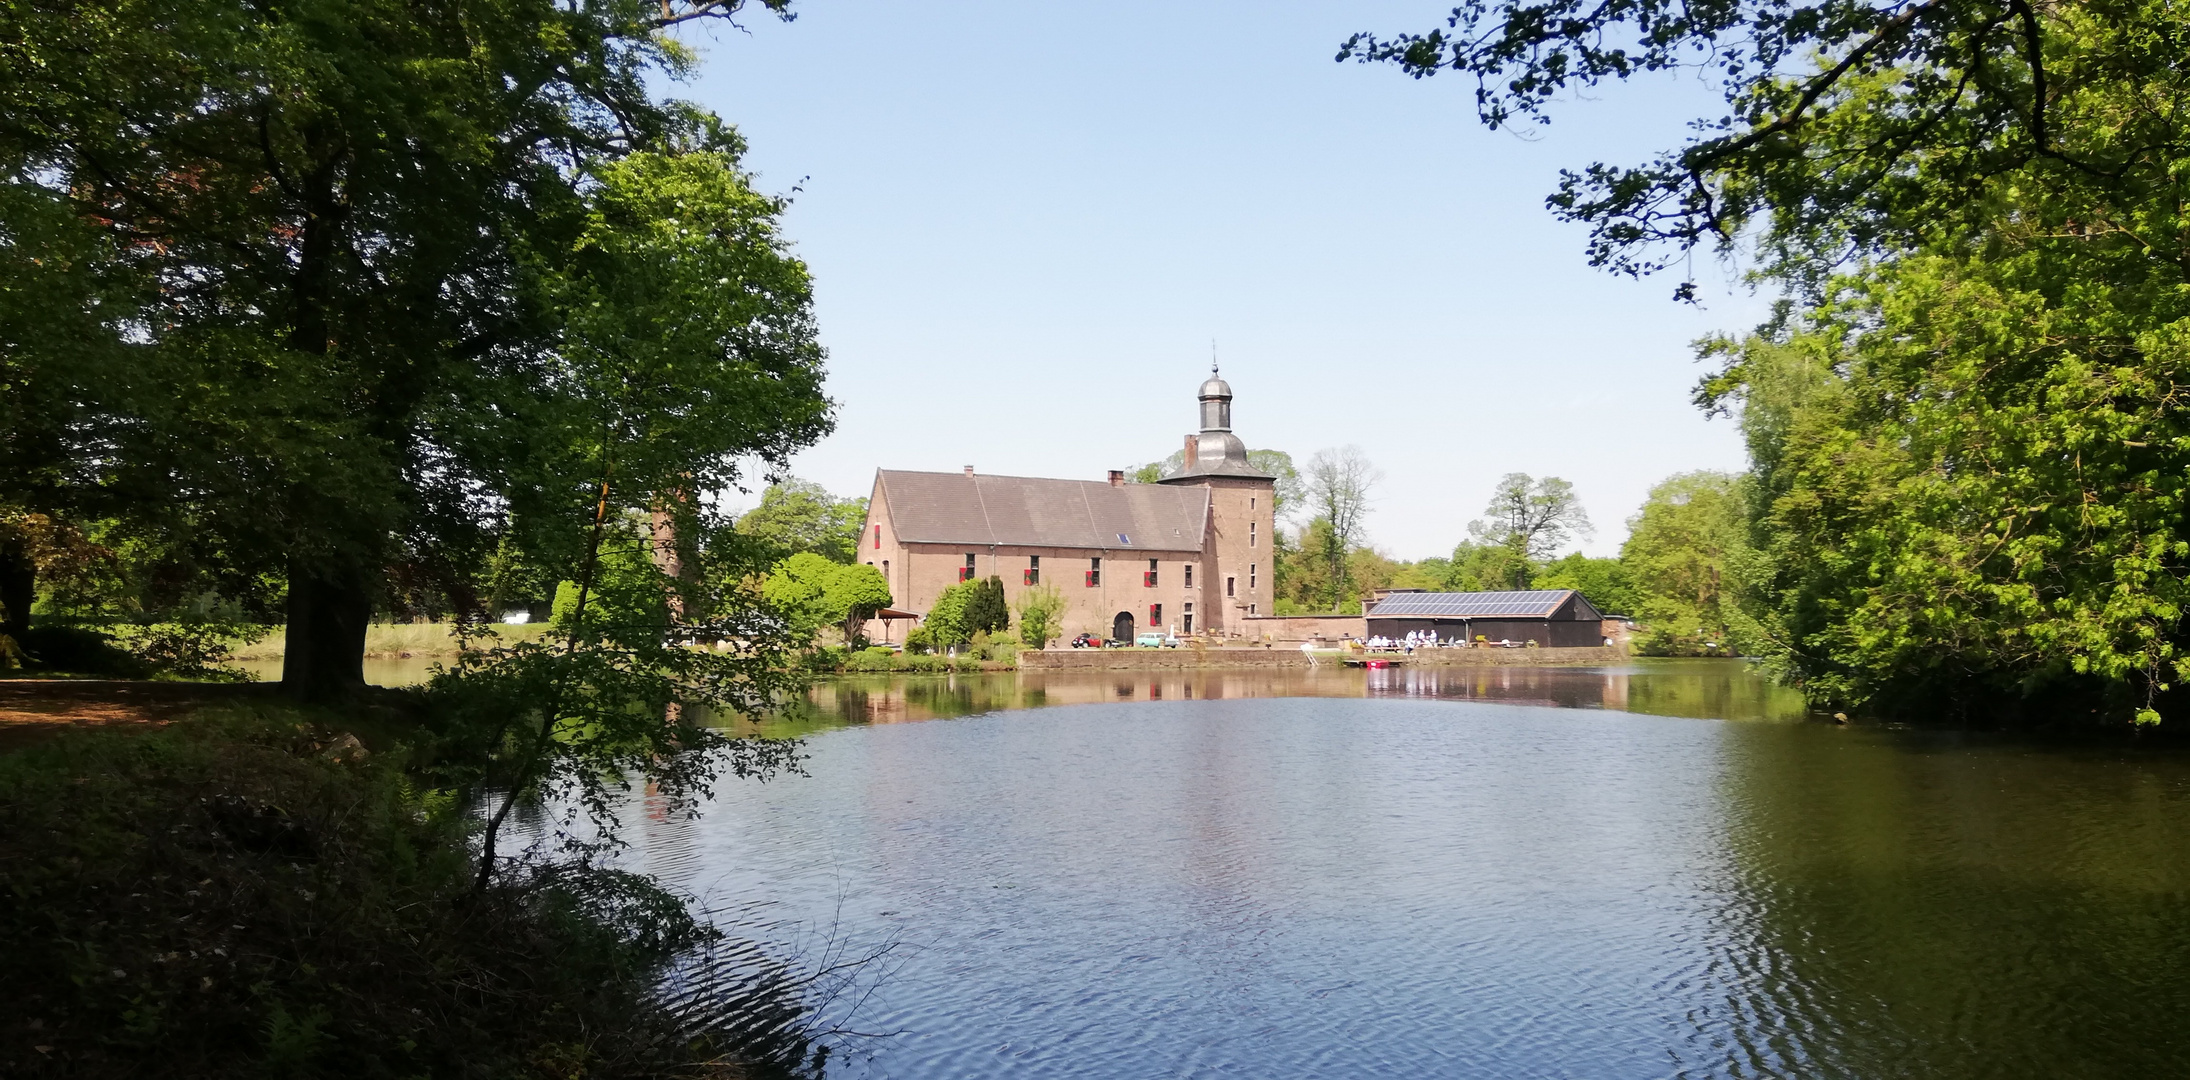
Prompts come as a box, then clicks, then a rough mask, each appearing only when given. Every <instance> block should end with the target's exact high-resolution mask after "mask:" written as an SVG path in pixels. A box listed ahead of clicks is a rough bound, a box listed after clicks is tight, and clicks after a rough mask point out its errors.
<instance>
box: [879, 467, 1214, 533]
mask: <svg viewBox="0 0 2190 1080" xmlns="http://www.w3.org/2000/svg"><path fill="white" fill-rule="evenodd" d="M877 476H878V479H879V482H880V484H881V487H882V498H883V500H884V503H885V504H886V505H887V507H888V512H889V515H890V528H891V530H892V531H894V532H895V533H896V534H897V538H898V539H899V540H900V541H904V542H907V543H914V544H969V545H979V546H987V545H990V544H996V545H1004V546H1012V547H1059V548H1082V549H1090V548H1092V549H1103V548H1117V549H1130V550H1134V551H1200V550H1201V549H1202V529H1203V527H1204V526H1205V525H1206V524H1207V522H1208V521H1209V489H1208V488H1203V487H1175V486H1171V485H1165V484H1126V485H1123V486H1119V487H1113V486H1112V485H1110V484H1108V483H1105V482H1103V481H1100V480H1045V479H1040V478H1037V477H1031V476H985V475H974V476H967V475H966V474H964V473H935V472H905V471H901V470H897V469H883V470H881V471H880V472H879V473H878V474H877Z"/></svg>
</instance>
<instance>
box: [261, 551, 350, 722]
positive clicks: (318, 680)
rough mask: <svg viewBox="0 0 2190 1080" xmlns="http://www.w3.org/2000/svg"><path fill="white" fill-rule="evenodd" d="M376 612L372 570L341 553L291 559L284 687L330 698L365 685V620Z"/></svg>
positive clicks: (315, 697) (286, 690) (300, 694)
mask: <svg viewBox="0 0 2190 1080" xmlns="http://www.w3.org/2000/svg"><path fill="white" fill-rule="evenodd" d="M372 614H373V593H372V575H371V574H370V573H368V572H367V571H366V570H365V569H363V568H362V567H359V566H357V565H356V564H355V563H352V562H349V561H347V560H343V559H339V558H331V559H322V560H310V559H303V558H291V559H290V560H289V627H288V641H287V643H286V644H285V645H284V647H283V649H282V656H281V688H282V692H283V693H286V694H288V695H289V696H291V697H296V698H302V699H305V700H307V701H327V700H331V699H335V698H341V697H345V696H348V695H350V694H352V693H355V692H356V691H357V690H359V689H360V688H362V687H363V686H364V685H365V625H366V623H368V622H369V621H371V619H372Z"/></svg>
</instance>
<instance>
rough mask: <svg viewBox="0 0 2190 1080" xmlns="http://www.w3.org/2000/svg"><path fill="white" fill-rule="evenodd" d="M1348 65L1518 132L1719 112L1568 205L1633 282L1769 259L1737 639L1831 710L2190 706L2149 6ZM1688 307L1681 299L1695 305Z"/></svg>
mask: <svg viewBox="0 0 2190 1080" xmlns="http://www.w3.org/2000/svg"><path fill="white" fill-rule="evenodd" d="M1451 26H1452V28H1453V29H1454V30H1455V33H1452V34H1449V35H1448V34H1444V33H1442V32H1437V33H1433V34H1429V35H1419V36H1414V37H1411V38H1402V39H1392V40H1389V41H1384V40H1376V39H1370V38H1366V37H1363V38H1357V39H1356V40H1355V41H1354V42H1352V43H1351V45H1350V48H1349V50H1348V51H1349V54H1350V55H1355V56H1359V57H1362V58H1367V59H1383V60H1391V61H1395V62H1398V63H1401V64H1402V65H1404V66H1406V67H1407V68H1408V69H1409V70H1411V71H1413V72H1414V73H1415V74H1417V75H1424V74H1428V73H1430V72H1432V71H1435V70H1439V69H1444V70H1458V71H1462V72H1466V73H1469V74H1472V75H1473V76H1475V77H1476V78H1477V79H1479V80H1480V82H1479V88H1480V93H1479V96H1478V102H1479V108H1480V109H1481V110H1482V113H1483V116H1484V119H1485V120H1486V121H1489V122H1491V123H1494V124H1499V123H1504V122H1507V121H1508V120H1510V119H1512V118H1515V117H1519V116H1522V115H1526V114H1531V113H1534V112H1535V111H1536V110H1537V108H1538V107H1539V106H1540V105H1542V104H1543V103H1545V102H1548V101H1549V100H1551V99H1552V98H1554V97H1556V96H1558V95H1560V94H1562V93H1564V92H1565V91H1566V90H1568V89H1573V88H1576V87H1578V86H1586V85H1590V84H1594V83H1596V82H1599V81H1601V80H1604V79H1609V78H1624V77H1625V76H1626V75H1628V74H1630V73H1632V72H1635V71H1642V70H1660V69H1665V68H1670V67H1673V66H1676V65H1679V64H1682V63H1690V62H1696V63H1701V64H1702V65H1704V66H1706V67H1708V68H1709V69H1710V70H1712V71H1714V72H1716V73H1717V75H1718V76H1719V79H1720V82H1721V86H1722V88H1723V90H1724V91H1725V94H1726V97H1727V101H1728V103H1729V109H1728V113H1727V115H1726V116H1725V117H1724V118H1723V120H1721V121H1714V122H1706V123H1703V124H1699V125H1697V130H1698V131H1699V132H1700V133H1701V134H1700V135H1699V137H1698V138H1697V139H1696V140H1695V141H1694V142H1692V143H1690V144H1689V145H1688V146H1685V147H1683V148H1680V149H1679V150H1676V151H1673V152H1669V153H1667V154H1665V155H1662V156H1661V157H1660V158H1659V159H1658V160H1657V161H1656V162H1653V163H1651V164H1648V165H1645V166H1642V167H1640V168H1635V169H1622V168H1614V167H1608V166H1603V165H1598V166H1593V167H1591V168H1589V169H1588V170H1585V171H1584V172H1582V173H1578V174H1570V175H1569V176H1568V177H1567V179H1566V181H1565V183H1564V185H1563V186H1562V189H1561V191H1560V192H1559V193H1558V194H1557V195H1556V196H1554V198H1553V200H1552V205H1553V207H1554V209H1555V210H1557V211H1558V212H1559V213H1560V214H1562V215H1564V216H1566V217H1569V218H1570V219H1574V220H1581V221H1586V222H1589V223H1590V225H1591V227H1592V230H1593V231H1592V247H1591V255H1592V258H1593V260H1595V261H1597V262H1599V263H1600V264H1604V265H1609V266H1612V267H1614V268H1616V269H1620V270H1624V271H1628V272H1634V273H1644V272H1650V271H1652V270H1654V269H1657V268H1659V267H1662V266H1665V265H1668V264H1669V262H1670V261H1671V260H1672V259H1675V258H1678V257H1680V255H1681V252H1682V251H1683V250H1685V249H1688V248H1691V247H1693V246H1695V245H1698V244H1713V245H1716V246H1717V247H1718V248H1719V250H1720V251H1722V252H1726V253H1731V252H1732V245H1733V244H1734V243H1735V242H1736V241H1737V240H1740V239H1747V238H1754V240H1755V241H1756V243H1757V244H1758V245H1759V247H1758V251H1759V253H1760V254H1761V256H1762V264H1761V270H1762V273H1763V275H1764V280H1774V281H1776V282H1777V283H1778V284H1780V285H1781V286H1782V287H1784V288H1785V289H1786V290H1787V296H1786V297H1785V298H1784V302H1783V303H1782V304H1781V305H1780V306H1779V309H1778V311H1777V312H1776V314H1775V316H1774V318H1773V319H1772V320H1771V321H1770V322H1769V323H1767V324H1766V325H1765V326H1763V327H1760V328H1759V329H1758V331H1757V332H1756V333H1754V334H1752V335H1749V336H1747V337H1745V338H1742V339H1739V340H1731V339H1729V340H1719V341H1713V342H1709V343H1707V344H1706V346H1705V348H1704V354H1705V355H1706V356H1707V357H1712V358H1716V359H1719V360H1721V361H1722V362H1723V363H1724V364H1725V367H1724V368H1723V369H1722V370H1721V371H1720V372H1719V373H1718V374H1717V375H1715V376H1713V377H1712V378H1710V379H1708V380H1707V381H1706V382H1705V384H1704V386H1703V387H1702V388H1701V390H1700V392H1699V394H1698V398H1699V402H1700V403H1701V404H1703V405H1704V406H1706V407H1707V408H1713V409H1716V408H1732V407H1735V406H1738V407H1739V408H1740V410H1741V413H1742V417H1743V426H1744V433H1745V435H1746V436H1747V437H1748V441H1749V444H1750V451H1751V462H1752V468H1751V477H1750V484H1749V485H1748V487H1749V492H1750V494H1749V498H1748V502H1749V524H1750V537H1749V540H1750V547H1751V550H1752V551H1753V552H1754V556H1755V557H1754V563H1755V570H1756V572H1755V574H1754V575H1753V576H1752V575H1750V574H1747V573H1745V574H1744V575H1743V580H1744V582H1745V583H1753V586H1754V587H1753V589H1752V588H1750V587H1749V585H1748V584H1745V585H1744V589H1743V590H1742V591H1743V595H1744V596H1745V597H1747V599H1746V601H1745V603H1746V610H1747V611H1748V613H1750V614H1753V615H1754V616H1755V617H1756V619H1757V621H1758V624H1759V627H1760V632H1761V633H1762V635H1763V640H1765V641H1766V642H1767V648H1768V650H1769V652H1770V655H1771V657H1772V660H1773V662H1774V663H1775V665H1776V666H1777V667H1778V668H1779V670H1780V671H1782V672H1783V673H1784V674H1786V675H1787V676H1788V677H1790V678H1792V679H1794V680H1796V681H1797V682H1798V683H1800V684H1801V685H1802V686H1803V688H1804V690H1805V691H1806V692H1807V693H1808V694H1809V695H1810V696H1811V698H1812V699H1813V700H1814V701H1817V702H1820V703H1835V704H1840V705H1856V704H1871V705H1874V706H1877V707H1882V708H1900V709H1906V710H1908V711H1911V712H1916V713H1920V714H1928V715H1935V716H1936V715H1951V714H1953V713H1968V712H1971V711H1976V710H1983V711H1984V712H1985V713H1986V714H1987V715H1989V716H2004V715H2010V714H2012V713H2021V714H2023V715H2028V716H2033V717H2042V718H2050V717H2053V716H2072V717H2086V716H2089V717H2108V718H2121V719H2128V720H2133V721H2135V722H2140V723H2152V722H2158V721H2159V720H2161V719H2162V718H2163V716H2165V715H2166V714H2167V713H2168V712H2169V711H2171V710H2173V711H2179V710H2180V709H2181V708H2182V706H2181V705H2179V704H2174V703H2173V701H2174V699H2173V698H2172V697H2170V695H2171V694H2173V693H2177V691H2176V690H2175V687H2176V686H2177V685H2178V684H2179V683H2180V682H2181V681H2182V680H2183V679H2184V678H2185V677H2190V634H2186V631H2185V627H2184V625H2183V622H2182V614H2181V613H2182V612H2183V611H2184V610H2185V606H2184V605H2185V604H2186V603H2190V580H2186V578H2190V573H2186V571H2185V569H2184V565H2183V555H2182V554H2181V553H2182V552H2184V551H2190V528H2186V527H2185V525H2184V518H2183V515H2182V514H2181V512H2180V507H2181V506H2182V505H2185V500H2186V499H2190V487H2186V486H2185V482H2184V480H2183V479H2182V478H2183V477H2185V476H2186V475H2190V449H2186V447H2190V443H2186V442H2185V441H2184V439H2185V432H2184V430H2183V425H2182V421H2181V419H2180V409H2179V408H2178V407H2177V405H2176V401H2177V397H2176V390H2175V388H2176V387H2178V386H2180V385H2183V384H2184V382H2185V380H2186V378H2190V348H2186V347H2185V345H2184V344H2183V341H2184V333H2183V330H2182V327H2183V326H2184V325H2185V320H2186V319H2190V300H2186V294H2190V288H2186V287H2190V253H2186V248H2185V245H2184V243H2183V241H2182V237H2184V236H2185V235H2190V217H2186V214H2190V210H2186V206H2190V204H2186V203H2185V201H2184V200H2183V198H2182V197H2181V174H2180V171H2179V163H2180V162H2181V161H2183V160H2184V159H2185V158H2186V157H2190V127H2186V122H2185V119H2184V116H2183V114H2182V113H2181V112H2180V111H2179V110H2175V109H2172V108H2165V107H2154V106H2153V104H2152V103H2154V102H2162V101H2173V100H2176V99H2177V98H2179V97H2180V96H2181V95H2182V94H2183V92H2184V91H2185V90H2186V89H2190V73H2186V72H2185V70H2184V68H2183V66H2182V65H2181V63H2180V58H2181V55H2182V53H2183V48H2184V45H2183V43H2184V41H2185V40H2186V37H2190V26H2186V20H2185V17H2184V16H2183V14H2182V13H2181V12H2180V11H2178V10H2176V9H2175V8H2173V7H2171V6H2168V5H2165V4H2158V3H2150V2H2132V3H2127V4H2121V5H2114V6H2094V5H2088V4H2084V5H2041V4H2031V3H2027V2H2023V0H2003V2H1997V3H1993V2H1982V0H1979V2H1969V3H1956V4H1947V3H1943V2H1920V3H1888V4H1877V5H1862V4H1854V5H1848V4H1833V3H1825V2H1819V3H1813V4H1799V3H1787V2H1754V0H1752V2H1743V3H1736V4H1726V5H1717V6H1704V7H1698V6H1694V5H1681V4H1673V3H1666V2H1663V0H1634V2H1631V3H1620V4H1611V5H1602V6H1590V5H1586V4H1581V3H1578V2H1573V0H1552V2H1549V3H1544V4H1536V5H1520V4H1511V5H1505V6H1500V7H1498V8H1495V9H1493V8H1490V7H1474V8H1466V9H1462V10H1460V11H1458V12H1456V13H1455V15H1454V16H1453V21H1452V23H1451ZM1691 291H1692V290H1689V289H1688V288H1687V287H1686V286H1684V287H1683V288H1682V289H1681V290H1679V292H1680V293H1681V294H1684V295H1685V294H1688V293H1690V292H1691Z"/></svg>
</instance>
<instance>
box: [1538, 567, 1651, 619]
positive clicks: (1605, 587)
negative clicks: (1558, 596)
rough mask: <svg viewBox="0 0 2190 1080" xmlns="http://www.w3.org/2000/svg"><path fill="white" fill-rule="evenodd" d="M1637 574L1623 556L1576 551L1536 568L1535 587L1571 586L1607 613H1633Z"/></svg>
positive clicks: (1637, 593)
mask: <svg viewBox="0 0 2190 1080" xmlns="http://www.w3.org/2000/svg"><path fill="white" fill-rule="evenodd" d="M1638 576H1639V575H1637V574H1636V573H1635V572H1634V569H1633V566H1632V564H1630V563H1629V562H1627V560H1626V558H1625V556H1624V555H1623V556H1622V557H1621V558H1618V559H1592V558H1590V557H1588V556H1586V555H1583V554H1582V553H1581V552H1578V551H1577V552H1575V553H1574V554H1572V555H1569V556H1567V557H1566V558H1563V559H1554V560H1552V561H1551V562H1548V563H1545V564H1544V565H1543V566H1541V567H1539V568H1538V569H1537V570H1536V573H1535V580H1534V582H1533V583H1531V584H1530V586H1529V587H1530V588H1534V589H1573V590H1574V591H1576V592H1578V593H1581V594H1582V595H1583V596H1585V597H1587V598H1588V599H1589V602H1590V603H1592V604H1594V605H1596V607H1597V610H1599V611H1602V612H1604V613H1605V614H1607V615H1632V614H1634V613H1635V610H1636V608H1637V606H1638V605H1639V604H1640V603H1641V597H1640V593H1639V591H1638V590H1637V588H1636V585H1635V581H1636V579H1637V577H1638Z"/></svg>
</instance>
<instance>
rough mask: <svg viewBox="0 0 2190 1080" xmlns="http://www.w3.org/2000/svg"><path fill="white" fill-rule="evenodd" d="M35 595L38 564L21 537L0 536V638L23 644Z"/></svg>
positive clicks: (36, 593) (36, 591)
mask: <svg viewBox="0 0 2190 1080" xmlns="http://www.w3.org/2000/svg"><path fill="white" fill-rule="evenodd" d="M37 595H38V564H37V563H35V562H32V561H31V558H30V552H29V551H28V550H26V549H25V548H24V546H23V542H22V540H21V538H19V537H16V536H14V535H12V534H10V535H6V536H0V635H4V636H6V637H11V638H14V639H15V641H16V644H18V645H20V644H22V641H23V633H24V631H26V630H29V629H30V605H31V603H32V601H34V600H36V599H37Z"/></svg>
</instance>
